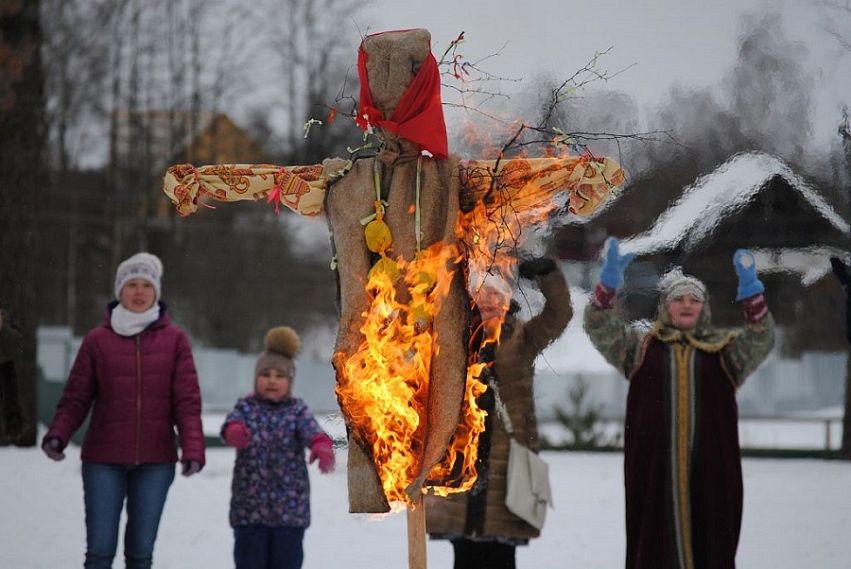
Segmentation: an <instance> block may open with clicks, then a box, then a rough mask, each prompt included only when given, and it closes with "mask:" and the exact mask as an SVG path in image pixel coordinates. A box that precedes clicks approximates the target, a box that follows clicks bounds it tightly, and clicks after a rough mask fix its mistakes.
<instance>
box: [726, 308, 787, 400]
mask: <svg viewBox="0 0 851 569" xmlns="http://www.w3.org/2000/svg"><path fill="white" fill-rule="evenodd" d="M742 305H743V309H744V313H745V326H744V327H743V328H741V329H740V332H739V334H738V335H737V336H736V337H735V338H734V339H733V340H732V341H731V342H730V343H729V344H727V346H726V347H725V348H724V351H723V352H721V357H722V358H723V363H724V368H725V369H726V370H727V373H729V374H730V377H731V378H732V380H733V383H734V384H735V385H736V387H740V386H741V385H742V384H743V383H744V382H745V379H747V377H748V376H749V375H750V374H751V373H753V371H754V370H755V369H756V368H757V367H759V364H761V363H762V362H763V361H764V360H765V358H766V357H767V356H768V354H769V352H771V349H772V348H773V347H774V318H773V317H772V316H771V313H770V312H768V308H767V306H766V304H765V298H764V297H763V295H761V294H759V295H757V296H755V297H751V298H748V299H745V300H744V301H743V302H742Z"/></svg>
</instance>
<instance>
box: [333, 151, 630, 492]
mask: <svg viewBox="0 0 851 569" xmlns="http://www.w3.org/2000/svg"><path fill="white" fill-rule="evenodd" d="M607 160H608V159H605V160H597V159H595V158H593V157H591V156H582V157H575V156H574V157H549V158H539V159H525V158H518V159H512V160H502V161H493V160H489V161H467V162H465V163H462V165H461V170H460V175H461V176H462V182H463V184H462V186H463V187H464V188H465V194H464V195H463V196H462V209H463V211H462V213H461V215H460V216H459V219H458V221H457V224H456V229H455V232H456V235H457V237H458V238H459V243H460V246H461V247H463V250H459V247H458V246H456V245H451V246H450V245H446V244H443V243H436V244H434V245H433V246H431V247H430V248H428V249H426V250H423V251H420V252H419V253H418V254H417V256H416V257H415V258H414V259H413V260H412V261H410V262H407V261H405V260H403V259H396V260H391V259H389V258H387V257H383V258H382V262H386V263H389V265H392V266H391V267H388V266H387V265H386V264H385V265H382V266H381V267H378V266H377V268H380V270H373V271H371V272H370V275H369V280H368V282H367V284H366V290H367V293H368V295H369V297H370V306H369V308H368V309H367V311H366V312H364V313H363V315H362V316H363V319H364V320H363V324H362V326H361V328H360V332H361V334H362V341H361V344H360V345H359V347H358V349H357V351H356V352H355V353H354V354H353V355H351V356H350V357H348V359H346V357H345V355H344V354H343V353H338V354H336V355H335V367H336V368H337V369H338V370H342V374H341V378H340V381H339V382H338V386H337V396H338V399H339V401H340V405H341V407H342V408H343V410H344V412H345V415H346V416H347V417H348V418H349V420H350V422H351V424H352V426H353V427H354V430H355V432H356V436H358V437H359V442H360V443H361V444H362V446H363V447H364V448H365V449H369V450H371V451H372V457H373V461H374V463H375V466H376V471H377V473H378V476H379V478H380V480H381V483H382V486H383V489H384V493H385V496H386V497H387V500H388V501H389V502H390V503H391V504H393V505H398V504H399V503H406V504H411V503H413V500H414V498H415V496H410V495H409V493H408V492H406V490H409V489H410V488H411V487H414V486H416V487H417V490H419V487H418V486H417V485H416V484H414V485H413V486H412V482H414V481H415V479H417V478H418V477H420V480H421V479H422V472H421V471H422V469H423V467H424V465H423V464H421V457H422V454H423V449H424V446H425V445H424V441H425V433H424V430H425V428H426V426H425V425H424V424H423V418H424V417H425V416H426V406H427V404H428V396H429V380H430V376H431V362H432V358H433V356H434V355H435V354H436V353H437V350H438V349H439V343H438V338H437V335H436V332H435V330H434V329H433V327H432V325H431V324H432V321H433V318H434V315H435V314H437V312H438V311H439V310H440V306H441V302H442V301H443V299H445V298H446V296H447V294H448V292H449V287H450V283H451V281H452V275H453V272H454V270H455V268H457V267H458V266H459V264H458V262H459V261H460V260H462V259H463V260H465V261H466V265H461V266H463V267H464V270H465V272H466V275H465V276H466V279H467V291H468V293H469V295H470V298H471V304H470V308H471V312H472V311H473V310H474V309H477V311H478V313H479V314H480V315H481V324H480V325H479V329H477V330H473V331H471V332H472V333H471V335H470V336H471V337H472V338H475V339H476V342H475V344H476V345H471V346H470V349H469V350H468V354H469V356H468V365H467V375H466V387H465V391H464V400H463V403H462V410H461V421H460V424H459V425H458V426H457V428H456V431H455V434H454V435H453V437H452V440H451V441H450V444H449V447H448V448H447V451H446V453H445V455H444V458H443V460H441V462H439V463H438V464H437V465H435V466H434V467H433V468H432V469H431V470H430V471H429V472H428V476H427V477H426V486H428V487H429V488H430V489H431V490H433V491H434V492H435V493H436V494H438V495H446V494H448V493H452V492H460V491H465V490H469V489H470V488H471V487H472V486H473V484H474V483H475V482H476V478H477V472H476V461H477V459H478V444H479V438H480V436H481V434H482V432H483V431H484V426H485V418H486V416H487V412H486V411H485V410H483V409H482V408H480V407H479V405H478V402H477V401H478V398H479V397H480V396H481V395H482V394H483V393H484V392H485V391H486V389H487V385H486V384H485V383H484V381H483V379H482V375H483V373H484V371H485V369H486V368H487V367H489V366H490V365H491V362H488V361H480V357H479V354H480V353H482V348H485V347H487V346H488V345H489V344H490V345H493V344H498V343H499V340H500V332H501V330H502V324H503V321H504V320H505V317H506V314H507V311H508V307H509V302H510V300H511V294H512V286H513V282H514V277H513V272H514V265H515V264H516V262H517V260H516V253H517V249H518V248H519V247H520V246H521V245H522V243H523V241H524V240H525V239H526V237H527V235H528V233H529V231H530V228H531V227H533V226H534V225H536V224H540V223H545V222H546V221H547V220H548V218H549V217H550V216H551V215H552V214H553V213H554V212H555V211H558V210H560V209H564V208H566V209H567V210H569V211H570V212H571V213H574V214H577V215H589V214H590V213H592V212H593V211H595V210H596V209H597V207H598V206H599V205H600V204H601V203H602V202H603V201H604V199H605V198H606V196H607V195H608V193H609V191H610V189H611V188H612V186H613V185H617V184H620V183H621V182H622V180H623V171H622V170H621V169H620V167H619V166H617V165H616V164H614V163H613V162H610V161H607ZM397 268H398V271H397V270H396V269H397ZM397 279H403V283H404V285H405V286H404V287H399V286H398V283H397ZM460 339H461V338H449V339H446V340H444V341H460Z"/></svg>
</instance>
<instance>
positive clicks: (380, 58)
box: [357, 29, 447, 158]
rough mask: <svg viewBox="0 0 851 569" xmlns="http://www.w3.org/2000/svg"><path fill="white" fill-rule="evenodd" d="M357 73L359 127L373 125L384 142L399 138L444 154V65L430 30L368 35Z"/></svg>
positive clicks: (360, 54)
mask: <svg viewBox="0 0 851 569" xmlns="http://www.w3.org/2000/svg"><path fill="white" fill-rule="evenodd" d="M358 76H359V78H360V83H361V85H360V108H359V111H358V116H357V123H358V125H359V126H360V127H361V128H363V129H364V130H366V129H368V128H370V127H372V128H374V129H375V132H376V134H377V135H378V136H379V137H380V138H382V140H384V141H385V142H387V141H392V142H396V141H399V142H401V143H402V146H403V148H402V151H407V150H409V148H406V147H410V148H414V150H420V149H421V150H426V151H428V152H430V153H431V154H432V155H434V156H435V157H437V158H446V156H447V142H446V125H445V122H444V119H443V107H442V104H443V102H442V100H441V96H440V71H439V70H438V65H437V61H436V60H435V58H434V56H433V55H432V53H431V34H429V33H428V31H427V30H423V29H414V30H401V31H391V32H381V33H377V34H372V35H369V36H367V37H365V38H364V39H363V41H362V42H361V46H360V49H359V50H358ZM406 142H411V143H413V145H410V144H406ZM397 144H398V143H397Z"/></svg>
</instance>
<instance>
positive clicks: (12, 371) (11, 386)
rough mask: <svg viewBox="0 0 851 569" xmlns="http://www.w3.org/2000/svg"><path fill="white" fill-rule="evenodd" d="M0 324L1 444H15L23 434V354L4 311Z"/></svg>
mask: <svg viewBox="0 0 851 569" xmlns="http://www.w3.org/2000/svg"><path fill="white" fill-rule="evenodd" d="M2 320H3V323H2V324H0V443H5V442H14V441H15V440H16V439H17V438H18V436H20V434H21V429H22V428H23V419H22V414H21V401H20V396H19V393H20V390H19V389H18V369H19V365H17V361H19V360H20V358H21V355H22V354H23V340H22V338H21V334H20V332H18V330H17V329H16V328H15V327H14V325H13V324H12V323H11V322H10V321H9V316H8V314H7V313H6V312H5V311H3V314H2Z"/></svg>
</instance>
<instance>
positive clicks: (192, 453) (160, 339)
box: [45, 303, 204, 465]
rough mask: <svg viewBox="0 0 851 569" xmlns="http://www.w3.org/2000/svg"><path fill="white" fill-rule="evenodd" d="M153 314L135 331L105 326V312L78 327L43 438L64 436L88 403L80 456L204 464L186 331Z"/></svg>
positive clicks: (163, 315) (129, 461)
mask: <svg viewBox="0 0 851 569" xmlns="http://www.w3.org/2000/svg"><path fill="white" fill-rule="evenodd" d="M160 307H161V309H160V317H159V319H158V320H157V321H156V322H154V323H152V324H151V325H150V326H148V327H147V328H146V329H145V330H143V331H142V332H141V333H139V334H137V335H135V336H129V337H127V336H121V335H119V334H117V333H116V332H114V331H113V330H112V327H111V326H110V320H109V313H107V315H106V318H105V319H104V321H103V323H102V324H101V325H100V326H98V327H97V328H95V329H94V330H92V331H91V332H89V333H88V334H86V337H85V338H84V339H83V343H82V345H81V346H80V351H79V352H78V354H77V358H76V360H74V365H73V367H72V368H71V373H70V376H69V378H68V383H67V384H66V386H65V391H64V392H63V394H62V398H61V399H60V400H59V404H58V405H57V407H56V414H55V416H54V417H53V422H52V423H51V425H50V429H49V430H48V432H47V434H46V435H45V438H47V437H54V436H55V437H59V438H60V439H61V440H62V442H63V444H66V445H67V444H68V441H69V440H70V438H71V436H72V435H73V434H74V432H75V431H76V430H77V429H78V428H79V427H80V425H81V424H82V422H83V420H84V419H85V417H86V415H87V414H88V412H89V409H90V408H92V405H94V407H93V409H92V416H91V422H90V424H89V429H88V431H87V432H86V437H85V440H84V441H83V448H82V452H81V458H82V460H84V461H92V462H105V463H112V464H142V463H164V462H175V461H176V460H177V449H176V446H175V427H177V432H178V434H179V438H180V447H181V449H182V457H181V459H182V460H195V461H198V462H200V463H201V464H202V465H203V464H204V433H203V430H202V428H201V392H200V389H199V387H198V377H197V374H196V372H195V363H194V361H193V359H192V349H191V347H190V345H189V339H188V338H187V336H186V333H185V332H183V330H181V329H180V328H178V327H177V326H174V325H173V324H171V322H170V319H169V316H168V314H166V311H165V305H164V304H162V303H160Z"/></svg>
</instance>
